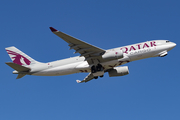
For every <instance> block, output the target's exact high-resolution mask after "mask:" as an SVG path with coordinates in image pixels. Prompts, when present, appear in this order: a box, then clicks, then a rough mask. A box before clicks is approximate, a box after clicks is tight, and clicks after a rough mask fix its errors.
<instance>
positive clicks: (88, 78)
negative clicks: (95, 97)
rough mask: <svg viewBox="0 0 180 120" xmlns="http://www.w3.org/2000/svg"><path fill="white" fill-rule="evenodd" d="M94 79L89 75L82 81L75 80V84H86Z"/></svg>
mask: <svg viewBox="0 0 180 120" xmlns="http://www.w3.org/2000/svg"><path fill="white" fill-rule="evenodd" d="M92 79H94V76H93V74H92V73H89V74H88V76H86V77H85V78H84V80H82V81H80V80H76V82H77V83H83V82H88V81H90V80H92Z"/></svg>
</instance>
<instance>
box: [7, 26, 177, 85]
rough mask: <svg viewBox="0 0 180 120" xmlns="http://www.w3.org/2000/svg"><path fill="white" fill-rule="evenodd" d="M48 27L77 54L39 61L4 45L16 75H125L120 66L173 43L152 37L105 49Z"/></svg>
mask: <svg viewBox="0 0 180 120" xmlns="http://www.w3.org/2000/svg"><path fill="white" fill-rule="evenodd" d="M50 30H51V31H52V32H53V33H54V34H55V35H57V36H58V37H60V38H61V39H63V40H64V41H66V42H67V43H68V45H69V47H70V49H74V50H75V52H74V53H79V54H80V55H79V56H76V57H71V58H67V59H62V60H58V61H53V62H48V63H42V62H38V61H36V60H34V59H33V58H31V57H30V56H28V55H26V54H25V53H23V52H22V51H20V50H19V49H17V48H16V47H14V46H12V47H7V48H5V49H6V51H7V53H8V54H9V56H10V58H11V60H12V61H13V62H6V64H7V65H8V66H10V67H11V68H13V69H14V71H13V74H18V76H17V78H16V79H19V78H22V77H24V76H25V75H36V76H60V75H69V74H74V73H89V74H88V75H87V76H86V77H85V78H84V79H83V80H82V81H80V80H76V82H77V83H83V82H88V81H90V80H92V79H97V78H98V77H103V76H104V73H105V72H108V74H109V77H116V76H124V75H127V74H129V69H128V66H121V65H124V64H126V63H128V62H132V61H135V60H140V59H145V58H150V57H158V56H159V57H164V56H166V55H167V54H168V51H170V50H171V49H173V48H174V47H175V46H176V44H175V43H173V42H170V41H169V40H152V41H147V42H141V43H136V44H132V45H127V46H122V47H118V48H113V49H108V50H104V49H102V48H99V47H96V46H94V45H91V44H89V43H86V42H84V41H82V40H79V39H77V38H74V37H72V36H70V35H67V34H65V33H63V32H61V31H58V30H56V29H55V28H53V27H50Z"/></svg>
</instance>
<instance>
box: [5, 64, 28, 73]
mask: <svg viewBox="0 0 180 120" xmlns="http://www.w3.org/2000/svg"><path fill="white" fill-rule="evenodd" d="M6 64H7V65H8V66H10V67H11V68H13V69H15V70H16V71H18V72H29V71H30V68H27V67H24V66H21V65H18V64H16V63H12V62H7V63H6Z"/></svg>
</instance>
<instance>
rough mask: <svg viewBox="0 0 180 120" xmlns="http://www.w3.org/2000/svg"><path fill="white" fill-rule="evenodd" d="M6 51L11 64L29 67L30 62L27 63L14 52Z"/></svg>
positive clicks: (26, 60)
mask: <svg viewBox="0 0 180 120" xmlns="http://www.w3.org/2000/svg"><path fill="white" fill-rule="evenodd" d="M6 51H7V53H8V54H9V55H10V57H11V59H12V61H13V63H16V64H18V65H30V64H31V61H29V60H28V59H27V58H25V57H24V56H22V55H20V54H18V53H16V52H13V51H10V50H6Z"/></svg>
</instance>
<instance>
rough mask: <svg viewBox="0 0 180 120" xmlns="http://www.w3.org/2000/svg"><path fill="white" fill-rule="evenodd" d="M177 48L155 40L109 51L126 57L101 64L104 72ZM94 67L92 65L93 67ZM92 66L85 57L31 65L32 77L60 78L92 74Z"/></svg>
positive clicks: (171, 44)
mask: <svg viewBox="0 0 180 120" xmlns="http://www.w3.org/2000/svg"><path fill="white" fill-rule="evenodd" d="M175 46H176V44H175V43H173V42H169V41H167V40H153V41H147V42H142V43H138V44H133V45H128V46H123V47H119V48H114V49H109V50H106V51H107V52H108V51H118V50H122V51H123V55H124V57H123V58H121V59H117V60H110V61H106V62H103V63H101V64H102V66H103V68H104V71H106V70H107V69H110V68H113V67H116V66H119V65H122V64H125V63H127V62H131V61H135V60H140V59H145V58H149V57H157V56H164V55H166V54H167V52H168V51H169V50H171V49H173V48H174V47H175ZM91 66H92V65H91ZM91 66H90V65H89V64H88V62H87V61H86V60H85V58H84V57H79V56H78V57H72V58H68V59H63V60H58V61H54V62H49V63H39V64H38V65H37V64H36V65H34V66H33V65H31V66H30V67H31V72H30V74H31V75H38V76H59V75H68V74H73V73H79V72H91Z"/></svg>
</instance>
